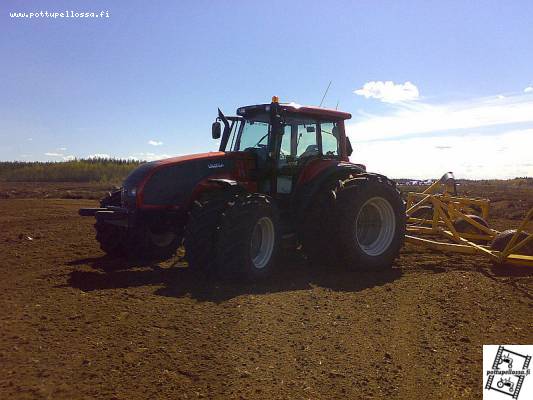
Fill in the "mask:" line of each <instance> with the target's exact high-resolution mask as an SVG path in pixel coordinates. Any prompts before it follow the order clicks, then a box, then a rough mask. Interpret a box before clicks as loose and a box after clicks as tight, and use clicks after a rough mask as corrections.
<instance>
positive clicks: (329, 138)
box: [320, 122, 339, 156]
mask: <svg viewBox="0 0 533 400" xmlns="http://www.w3.org/2000/svg"><path fill="white" fill-rule="evenodd" d="M320 131H321V133H322V154H324V155H326V156H338V155H339V128H338V127H337V123H336V122H322V123H321V124H320Z"/></svg>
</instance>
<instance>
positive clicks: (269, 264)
mask: <svg viewBox="0 0 533 400" xmlns="http://www.w3.org/2000/svg"><path fill="white" fill-rule="evenodd" d="M215 242H216V244H215V259H216V264H217V267H218V271H219V273H220V274H222V275H223V276H225V277H235V278H245V279H248V280H259V279H263V278H265V277H267V276H268V275H270V273H271V272H272V269H273V267H274V264H275V259H276V256H277V252H278V248H279V229H278V213H277V210H276V207H275V205H274V204H273V202H272V199H271V198H270V197H268V196H265V195H261V194H246V195H240V196H237V197H236V198H235V201H233V202H231V203H229V204H228V207H227V208H226V209H225V210H224V212H223V214H222V216H221V219H220V225H219V228H218V230H217V234H216V240H215Z"/></svg>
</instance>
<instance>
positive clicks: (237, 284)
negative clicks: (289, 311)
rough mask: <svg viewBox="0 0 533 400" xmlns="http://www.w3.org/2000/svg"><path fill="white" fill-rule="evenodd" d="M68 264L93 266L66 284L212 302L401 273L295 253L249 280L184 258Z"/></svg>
mask: <svg viewBox="0 0 533 400" xmlns="http://www.w3.org/2000/svg"><path fill="white" fill-rule="evenodd" d="M69 265H72V266H77V265H85V266H87V265H88V266H90V267H91V268H92V269H93V271H86V270H84V271H82V270H74V271H72V272H71V273H70V274H69V277H68V285H69V286H71V287H73V288H76V289H79V290H82V291H84V292H89V291H93V290H107V289H121V288H122V289H125V288H135V287H144V286H160V287H159V288H157V289H156V290H155V294H157V295H159V296H165V297H177V298H179V297H191V298H194V299H196V300H198V301H207V302H213V303H221V302H224V301H226V300H229V299H232V298H235V297H238V296H242V295H254V294H255V295H260V294H267V293H278V292H287V291H298V290H310V289H312V288H313V287H316V286H318V287H323V288H327V289H330V290H333V291H337V292H357V291H360V290H363V289H367V288H371V287H374V286H381V285H384V284H386V283H389V282H393V281H394V280H396V279H399V278H400V277H401V275H402V272H401V269H400V268H392V269H390V270H388V271H377V272H365V271H356V270H348V269H344V268H342V269H341V268H334V269H332V268H331V267H325V266H319V265H311V264H310V263H308V262H307V260H306V259H305V258H304V257H303V256H302V255H300V254H298V253H295V254H289V255H283V256H281V257H280V260H279V262H278V265H277V267H278V268H277V269H276V271H274V272H273V274H272V275H271V276H270V277H269V278H268V279H266V280H264V281H261V282H259V283H253V284H250V283H246V282H242V281H234V280H232V281H230V280H227V279H226V280H225V279H221V278H219V277H215V276H198V274H194V273H193V272H192V271H190V270H189V269H188V268H187V267H186V264H185V263H177V265H173V266H172V265H170V266H169V265H165V264H163V263H152V264H144V265H139V264H136V265H131V264H128V263H127V262H126V261H124V260H121V259H113V258H110V257H107V256H103V257H96V258H86V259H80V260H73V261H71V262H70V263H69Z"/></svg>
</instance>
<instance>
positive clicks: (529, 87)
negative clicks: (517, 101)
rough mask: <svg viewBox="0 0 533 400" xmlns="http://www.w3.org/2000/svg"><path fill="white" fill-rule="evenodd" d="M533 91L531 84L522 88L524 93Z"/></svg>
mask: <svg viewBox="0 0 533 400" xmlns="http://www.w3.org/2000/svg"><path fill="white" fill-rule="evenodd" d="M531 92H533V86H528V87H527V88H525V89H524V93H531Z"/></svg>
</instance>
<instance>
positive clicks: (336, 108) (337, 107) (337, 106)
mask: <svg viewBox="0 0 533 400" xmlns="http://www.w3.org/2000/svg"><path fill="white" fill-rule="evenodd" d="M339 102H340V100H337V105H336V106H335V110H338V109H339Z"/></svg>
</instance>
